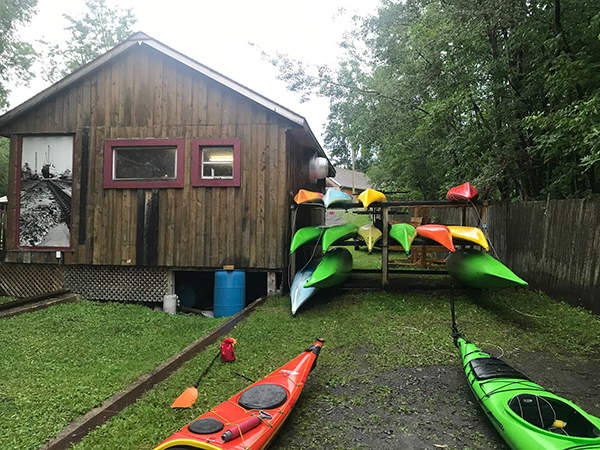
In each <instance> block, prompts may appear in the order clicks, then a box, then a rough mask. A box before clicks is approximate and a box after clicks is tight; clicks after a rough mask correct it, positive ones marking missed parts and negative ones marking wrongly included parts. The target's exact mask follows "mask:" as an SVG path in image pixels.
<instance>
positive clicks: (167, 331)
mask: <svg viewBox="0 0 600 450" xmlns="http://www.w3.org/2000/svg"><path fill="white" fill-rule="evenodd" d="M223 320H224V319H209V318H206V317H202V316H190V315H176V316H173V315H168V314H165V313H163V312H159V311H153V310H152V309H150V308H147V307H143V306H139V305H126V304H121V303H96V302H90V301H80V302H77V303H72V304H64V305H57V306H53V307H50V308H47V309H44V310H40V311H37V312H34V313H30V314H22V315H19V316H16V317H13V318H9V319H2V320H0V364H1V372H2V377H0V429H1V430H2V433H0V448H3V449H9V448H10V449H17V448H18V449H35V448H38V447H39V446H41V445H42V444H43V443H44V442H46V441H47V440H48V439H50V438H51V437H53V436H54V435H55V434H56V433H58V432H59V431H60V430H61V429H62V428H63V427H64V426H66V425H68V424H69V423H70V422H72V421H73V420H75V419H77V418H79V417H80V416H82V415H83V414H85V413H86V412H88V411H89V410H91V409H93V408H94V407H96V406H98V405H100V404H102V402H103V401H104V400H105V399H107V398H108V397H110V396H111V395H113V394H115V393H117V392H119V391H120V390H121V389H123V388H124V387H125V386H127V385H128V384H129V383H131V382H132V381H134V380H136V379H137V378H138V377H140V376H141V375H143V374H144V373H147V372H150V371H151V370H152V369H154V368H155V367H156V366H158V365H159V364H160V363H162V362H163V361H165V360H167V359H168V358H170V357H171V356H173V355H175V354H176V353H177V352H179V351H180V350H182V349H183V348H184V347H186V346H187V345H188V344H190V343H191V342H193V341H194V340H196V339H198V338H200V337H201V336H202V335H204V334H205V333H206V332H208V331H210V330H211V329H214V328H216V327H217V326H218V325H219V324H220V323H222V322H223Z"/></svg>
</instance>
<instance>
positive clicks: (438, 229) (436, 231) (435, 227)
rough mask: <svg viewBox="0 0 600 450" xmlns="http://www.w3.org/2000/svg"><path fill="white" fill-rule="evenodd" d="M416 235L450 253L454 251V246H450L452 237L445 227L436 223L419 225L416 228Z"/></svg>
mask: <svg viewBox="0 0 600 450" xmlns="http://www.w3.org/2000/svg"><path fill="white" fill-rule="evenodd" d="M417 234H418V235H419V236H423V237H424V238H427V239H431V240H432V241H435V242H437V243H439V244H441V245H443V246H444V247H446V248H447V249H448V250H450V251H451V252H453V251H455V249H454V245H453V244H452V235H451V234H450V230H449V229H448V227H447V226H446V225H440V224H437V223H430V224H427V225H421V226H418V227H417Z"/></svg>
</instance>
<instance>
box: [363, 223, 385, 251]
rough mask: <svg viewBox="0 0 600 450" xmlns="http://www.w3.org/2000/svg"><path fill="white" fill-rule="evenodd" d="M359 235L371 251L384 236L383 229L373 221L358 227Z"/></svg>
mask: <svg viewBox="0 0 600 450" xmlns="http://www.w3.org/2000/svg"><path fill="white" fill-rule="evenodd" d="M358 235H359V236H360V237H361V239H362V240H363V241H365V243H366V244H367V250H368V251H369V253H371V252H372V251H373V247H374V246H375V244H376V243H377V241H378V240H379V239H381V236H383V234H382V233H381V230H380V229H379V228H377V227H376V226H375V225H373V224H372V223H368V224H367V225H363V226H362V227H360V228H359V229H358Z"/></svg>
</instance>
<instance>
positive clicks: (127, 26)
mask: <svg viewBox="0 0 600 450" xmlns="http://www.w3.org/2000/svg"><path fill="white" fill-rule="evenodd" d="M85 6H86V11H85V12H84V13H83V14H82V15H81V16H80V17H76V16H73V15H69V14H63V17H64V18H65V19H66V20H67V21H68V22H69V26H68V27H67V28H66V30H67V31H68V32H69V33H70V35H71V37H70V39H68V40H67V42H65V43H64V44H50V43H48V42H45V41H44V42H42V44H43V45H44V47H45V51H44V56H45V58H44V59H45V61H46V65H45V67H44V74H43V77H44V79H45V80H46V81H50V82H51V83H55V82H56V81H58V80H59V79H61V78H63V77H65V76H67V75H68V74H70V73H71V72H73V71H75V70H77V69H78V68H79V67H81V66H83V65H84V64H86V63H88V62H90V61H92V60H93V59H95V58H96V57H98V56H100V55H101V54H103V53H106V52H107V51H108V50H110V49H111V48H113V47H114V46H115V45H117V44H118V43H120V42H121V41H123V40H125V39H126V38H127V37H128V36H129V35H130V34H131V33H132V30H131V27H132V26H133V25H134V24H135V23H136V22H137V19H136V18H135V16H134V14H133V13H132V10H131V9H120V8H111V7H109V6H107V5H106V1H105V0H86V2H85Z"/></svg>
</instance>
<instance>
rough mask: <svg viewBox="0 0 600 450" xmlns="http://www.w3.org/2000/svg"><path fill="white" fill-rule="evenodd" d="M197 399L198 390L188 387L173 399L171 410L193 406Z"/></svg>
mask: <svg viewBox="0 0 600 450" xmlns="http://www.w3.org/2000/svg"><path fill="white" fill-rule="evenodd" d="M197 398H198V389H196V388H195V387H189V388H187V389H186V390H185V391H183V393H182V394H181V395H180V396H179V397H177V398H176V399H175V401H174V402H173V404H172V405H171V408H189V407H190V406H192V405H193V404H194V402H195V401H196V399H197Z"/></svg>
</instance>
